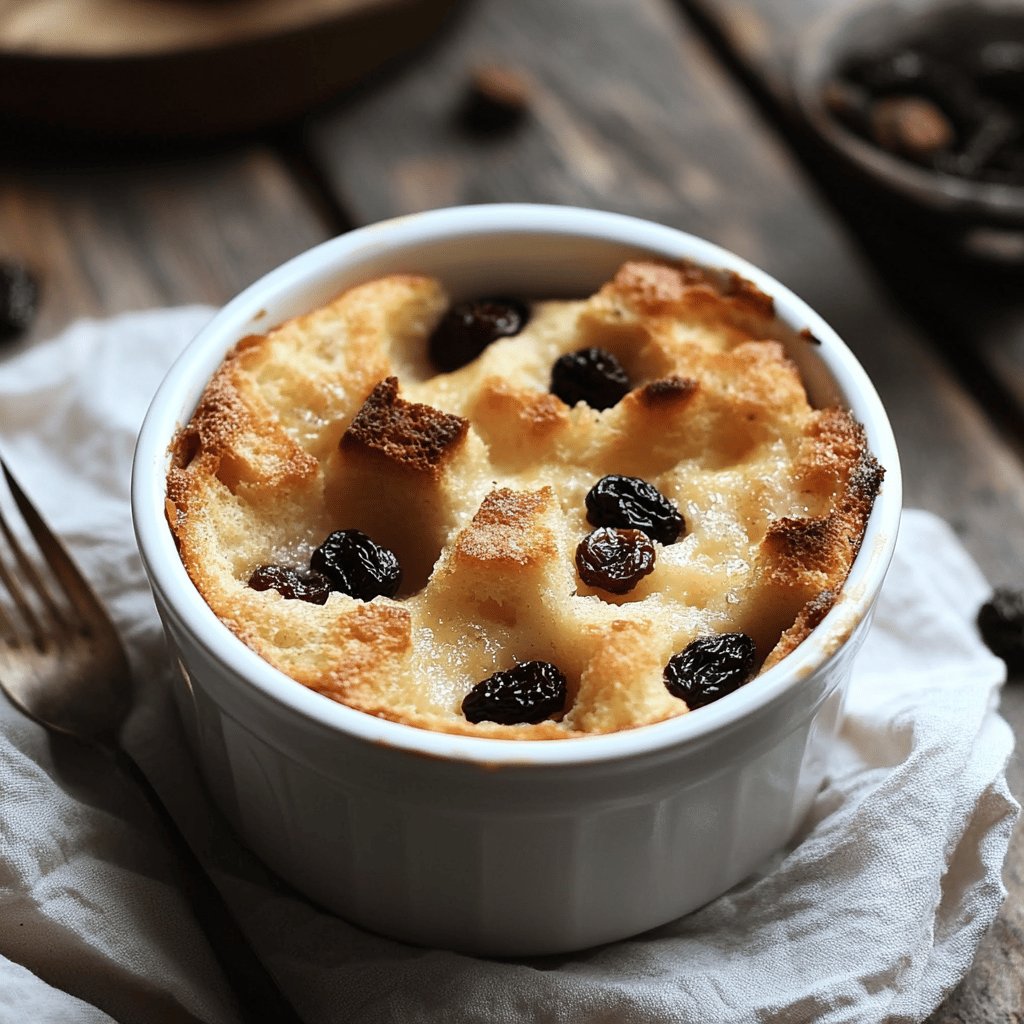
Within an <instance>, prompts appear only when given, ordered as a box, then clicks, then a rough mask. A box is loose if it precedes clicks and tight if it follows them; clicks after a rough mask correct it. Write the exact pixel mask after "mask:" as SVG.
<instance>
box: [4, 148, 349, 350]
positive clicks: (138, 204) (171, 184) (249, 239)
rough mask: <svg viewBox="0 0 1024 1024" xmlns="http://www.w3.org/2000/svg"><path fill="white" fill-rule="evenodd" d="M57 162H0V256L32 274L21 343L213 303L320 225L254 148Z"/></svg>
mask: <svg viewBox="0 0 1024 1024" xmlns="http://www.w3.org/2000/svg"><path fill="white" fill-rule="evenodd" d="M65 159H67V158H65V157H62V158H60V162H58V160H57V158H55V157H54V156H44V155H42V154H40V155H39V156H38V157H32V158H28V159H23V160H20V161H19V162H17V163H14V162H13V161H10V160H6V159H5V160H2V161H0V256H8V257H16V258H19V259H22V260H24V261H26V262H27V263H28V264H29V265H30V266H32V267H33V268H34V269H35V270H36V271H37V272H38V273H39V275H40V277H41V278H42V283H43V292H42V296H43V297H42V304H41V309H40V315H39V317H38V319H37V321H36V323H35V325H34V328H33V330H32V332H31V333H30V334H29V336H28V337H27V338H25V339H23V340H22V341H21V343H20V344H21V345H22V346H24V345H25V344H30V343H31V341H32V340H34V339H36V338H41V337H46V336H49V335H51V334H53V333H54V332H56V331H58V330H59V329H60V328H61V327H63V326H64V325H65V324H66V323H68V322H69V321H70V320H72V319H74V318H76V317H80V316H89V315H93V316H103V315H107V314H111V313H117V312H121V311H123V310H127V309H139V308H144V307H148V306H163V305H176V304H182V303H194V302H205V303H213V304H218V303H221V302H224V301H225V300H226V299H228V298H230V297H231V296H232V295H233V294H235V293H236V292H237V291H238V290H239V289H241V288H242V287H244V286H245V285H247V284H249V283H250V282H251V281H253V280H254V279H255V278H257V277H259V276H260V275H261V274H263V273H265V272H266V271H268V270H270V269H271V268H272V267H274V266H275V265H277V264H278V263H280V262H281V261H282V260H284V259H286V258H287V257H289V256H292V255H294V254H295V253H297V252H301V251H302V250H303V249H305V248H308V247H309V246H310V245H313V244H315V243H316V242H319V241H321V240H322V239H323V238H325V237H327V235H328V233H329V229H328V228H327V226H326V225H325V223H324V221H323V219H322V218H321V217H320V216H319V215H318V213H317V212H316V211H315V210H314V208H313V207H312V205H311V204H310V203H309V202H308V201H307V199H306V198H305V197H304V195H303V194H302V192H301V190H300V189H299V188H298V187H297V185H296V184H295V182H294V180H293V179H292V177H291V176H290V175H289V173H288V171H287V170H286V168H285V167H284V165H283V164H282V163H281V162H280V161H279V160H278V159H277V157H276V156H274V155H273V153H272V152H270V151H269V150H266V149H256V148H253V149H248V150H244V151H241V152H237V153H231V154H223V155H206V156H202V157H199V156H197V157H192V158H179V159H158V160H146V161H142V160H138V161H135V160H123V161H121V162H120V163H118V164H113V163H107V162H105V163H104V164H103V165H102V168H100V167H98V166H95V165H93V166H91V165H90V164H89V163H88V162H87V161H86V160H85V159H84V158H79V159H80V161H81V162H80V164H79V165H72V166H68V165H67V164H66V163H63V161H64V160H65ZM72 159H74V158H72ZM14 347H15V346H10V345H6V346H5V349H4V350H5V352H10V351H12V350H13V348H14Z"/></svg>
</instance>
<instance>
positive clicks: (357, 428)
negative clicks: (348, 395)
mask: <svg viewBox="0 0 1024 1024" xmlns="http://www.w3.org/2000/svg"><path fill="white" fill-rule="evenodd" d="M468 430H469V421H468V420H464V419H463V418H462V417H461V416H451V415H449V414H448V413H445V412H441V410H440V409H434V408H432V407H431V406H429V405H423V404H422V403H420V402H406V401H404V400H403V399H401V398H399V397H398V378H397V377H388V378H387V379H385V380H382V381H381V382H380V383H379V384H378V385H377V386H376V387H375V388H374V389H373V391H371V392H370V395H369V397H368V398H367V399H366V401H365V402H364V403H363V405H362V407H361V408H360V410H359V412H357V413H356V416H355V419H354V420H352V422H351V423H350V424H349V428H348V430H346V431H345V433H344V434H343V435H342V438H341V447H342V450H343V451H345V452H348V453H350V454H351V453H355V452H360V453H363V454H365V455H370V456H375V457H377V458H380V459H383V460H386V461H387V462H390V463H391V464H393V465H394V466H398V467H401V468H403V469H409V470H412V471H414V472H416V473H426V474H427V475H428V476H430V477H433V478H435V479H436V478H437V477H439V476H440V475H441V470H442V469H443V467H444V464H445V463H446V462H447V461H448V460H449V459H450V458H451V456H452V453H453V452H454V451H455V449H456V448H457V447H458V446H459V445H460V444H461V443H462V442H463V441H464V440H465V437H466V432H467V431H468Z"/></svg>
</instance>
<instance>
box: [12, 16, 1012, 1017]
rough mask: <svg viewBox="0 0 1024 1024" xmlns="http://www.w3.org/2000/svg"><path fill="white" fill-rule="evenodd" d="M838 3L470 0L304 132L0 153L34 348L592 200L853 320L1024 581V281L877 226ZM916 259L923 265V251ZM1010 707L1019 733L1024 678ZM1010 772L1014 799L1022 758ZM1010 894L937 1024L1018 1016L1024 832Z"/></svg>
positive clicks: (900, 410)
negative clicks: (831, 35)
mask: <svg viewBox="0 0 1024 1024" xmlns="http://www.w3.org/2000/svg"><path fill="white" fill-rule="evenodd" d="M831 2H832V0H683V2H682V3H680V4H679V5H673V4H672V3H671V2H670V0H561V2H560V3H557V4H552V3H549V2H548V0H518V2H517V3H514V4H511V3H505V2H502V0H477V2H474V3H471V4H468V5H467V6H466V7H465V8H464V9H463V10H462V11H461V13H460V14H459V15H458V16H457V17H455V18H453V19H452V20H451V21H450V23H449V24H448V25H447V26H446V28H445V31H444V32H443V33H442V35H441V36H440V37H439V38H438V39H437V41H436V42H435V43H433V44H432V45H431V46H430V47H429V48H427V49H426V50H425V51H423V52H421V53H419V54H418V55H417V56H416V57H415V58H414V59H412V60H410V61H407V62H404V63H403V65H402V66H401V67H399V68H396V69H393V70H392V71H391V72H389V73H388V74H387V75H384V76H381V77H380V78H379V79H378V80H377V81H375V82H373V83H370V84H368V85H366V86H363V87H360V88H359V89H358V90H357V91H355V92H354V93H353V94H351V95H349V96H347V97H344V98H342V99H341V100H339V101H338V102H337V103H335V104H334V105H333V106H331V107H330V108H328V109H323V110H321V111H319V112H317V113H316V114H315V115H313V116H311V117H310V118H309V119H308V120H307V121H306V122H305V123H304V124H302V125H299V126H292V127H290V128H288V129H286V130H283V131H281V132H278V133H273V134H267V135H265V136H263V137H259V138H248V139H246V140H244V141H237V142H233V143H225V144H222V145H219V146H217V147H213V148H211V147H209V146H207V147H205V148H202V149H198V148H196V149H192V150H182V149H178V150H175V151H173V152H166V151H165V152H161V153H160V154H158V155H153V154H149V155H147V154H145V153H141V152H139V150H138V149H136V150H134V151H131V152H125V151H121V152H118V153H116V154H114V153H112V152H111V149H110V147H104V148H100V147H94V148H92V149H90V148H88V147H83V146H77V147H75V148H74V149H73V150H69V149H68V148H67V147H58V146H54V145H53V144H47V145H44V144H40V143H29V142H28V141H27V140H25V139H24V138H21V137H19V136H18V135H17V134H12V133H10V132H8V134H7V135H6V137H5V140H4V146H3V149H2V150H0V255H3V254H7V255H14V256H18V257H20V258H23V259H25V260H27V261H29V262H30V263H31V264H32V265H33V266H35V267H36V268H37V269H38V270H39V271H40V272H41V274H42V276H43V278H44V282H45V293H44V301H43V305H42V310H41V314H40V316H39V318H38V321H37V323H36V325H35V327H34V330H33V331H32V333H31V335H30V336H29V337H28V338H26V339H24V340H22V341H21V342H19V343H17V344H20V345H31V344H32V342H33V341H34V340H36V339H39V338H43V337H47V336H49V335H52V334H53V333H54V332H55V331H57V330H59V329H60V328H61V327H62V326H63V325H64V324H66V323H68V322H69V321H71V320H72V319H74V318H76V317H80V316H87V315H106V314H110V313H116V312H119V311H121V310H125V309H132V308H140V307H146V306H158V305H168V304H175V303H192V302H206V303H220V302H222V301H223V300H225V299H226V298H228V297H229V296H230V295H232V294H234V293H235V292H236V291H238V290H239V289H240V288H242V287H243V286H244V285H246V284H248V283H249V282H251V281H252V280H253V279H254V278H256V277H257V276H259V275H260V274H262V273H263V272H264V271H266V270H269V269H270V268H271V267H273V266H275V265H276V264H278V263H280V262H281V261H282V260H284V259H286V258H288V257H289V256H292V255H293V254H295V253H297V252H299V251H301V250H303V249H305V248H307V247H308V246H310V245H312V244H314V243H316V242H319V241H321V240H322V239H324V238H327V237H329V236H331V235H334V234H336V233H338V232H339V231H343V230H345V229H347V228H349V227H351V226H354V225H359V224H364V223H368V222H371V221H375V220H377V219H380V218H383V217H390V216H393V215H396V214H402V213H408V212H413V211H418V210H423V209H427V208H431V207H437V206H445V205H450V204H456V203H477V202H487V201H497V200H529V201H540V202H554V203H571V204H577V205H587V206H595V207H602V208H605V209H611V210H618V211H622V212H627V213H632V214H637V215H640V216H644V217H649V218H651V219H654V220H657V221H661V222H664V223H666V224H671V225H674V226H677V227H680V228H683V229H686V230H689V231H693V232H695V233H696V234H699V235H703V236H705V237H707V238H710V239H712V240H713V241H716V242H719V243H721V244H722V245H724V246H726V247H728V248H730V249H732V250H734V251H736V252H738V253H740V254H741V255H743V256H745V257H747V258H748V259H750V260H752V261H753V262H754V263H757V264H759V265H761V266H763V267H764V268H765V269H766V270H767V271H769V272H770V273H772V274H774V275H775V276H776V277H778V278H779V279H780V280H781V281H783V282H784V283H785V284H787V285H789V286H790V287H791V288H792V289H793V290H794V291H796V292H797V293H798V294H799V295H801V296H802V297H803V298H805V299H807V300H808V301H809V302H810V303H811V305H813V306H814V307H816V308H817V309H818V310H819V311H820V312H821V313H822V314H824V316H825V317H826V319H828V320H829V321H831V322H832V324H833V325H834V326H835V327H836V328H837V329H838V330H839V332H840V334H841V335H843V336H844V337H845V338H846V339H847V340H848V341H849V343H850V344H851V346H852V347H853V349H854V350H855V352H856V353H857V355H858V356H859V357H860V359H861V360H862V362H863V363H864V365H865V366H866V368H867V370H868V372H869V373H870V374H871V375H872V377H873V378H874V380H875V382H876V384H877V385H878V387H879V390H880V392H881V394H882V397H883V399H884V401H885V402H886V404H887V406H888V409H889V412H890V415H891V417H892V419H893V424H894V427H895V430H896V435H897V440H898V441H899V443H900V446H901V450H902V453H903V459H904V473H905V478H906V479H905V483H906V491H907V503H908V505H911V506H921V507H925V508H928V509H932V510H933V511H935V512H937V513H939V514H940V515H942V516H944V517H945V518H947V519H948V520H950V521H951V522H952V523H953V525H954V526H955V528H956V530H957V532H958V533H959V535H960V536H961V537H962V539H963V540H964V542H965V544H966V545H967V547H968V548H969V549H970V551H971V552H972V553H973V555H974V557H975V558H976V559H977V560H978V562H979V563H980V564H981V566H982V568H983V569H984V570H985V572H986V573H987V574H988V576H989V578H990V579H991V580H992V581H993V582H994V583H1003V584H1008V585H1017V586H1020V585H1024V462H1022V453H1024V292H1022V293H1021V295H1019V296H1018V297H1017V298H1016V299H1015V298H1014V296H1013V289H1012V288H1008V287H1007V281H1010V282H1011V283H1012V279H1013V277H1014V276H1015V275H1014V274H1004V275H1002V276H1000V277H999V278H998V279H994V278H993V275H991V274H990V273H987V272H985V271H984V270H975V271H970V270H969V269H965V268H962V267H958V268H957V269H956V271H955V276H954V273H953V272H951V271H950V270H949V269H948V268H947V266H946V265H945V262H944V259H943V257H942V254H941V253H940V254H939V255H938V256H935V257H928V256H927V255H926V254H922V253H921V252H919V251H915V250H914V249H912V248H908V247H907V246H905V245H904V246H902V247H901V246H899V245H897V244H896V242H895V241H894V239H893V238H892V236H891V235H890V236H888V237H887V236H886V234H885V232H884V231H881V230H879V229H878V225H874V226H873V228H872V230H863V228H864V225H863V221H862V219H861V221H858V220H857V219H856V218H855V216H854V214H855V213H856V211H851V209H850V208H849V204H847V203H845V202H844V195H845V192H844V189H843V188H842V187H841V181H842V179H841V178H839V177H837V175H836V174H835V173H834V169H832V168H829V167H828V166H827V165H826V164H824V163H823V162H822V160H821V159H820V154H817V153H816V152H815V151H814V149H813V147H812V146H811V145H810V144H809V140H808V139H807V138H806V137H805V136H804V134H803V133H802V130H801V128H800V125H799V123H798V121H797V120H796V119H795V117H794V115H793V106H792V99H791V95H790V92H789V87H788V78H787V73H788V67H789V64H790V62H791V60H792V57H793V54H794V52H795V43H794V40H795V39H796V38H797V36H798V33H799V30H800V29H801V28H802V27H803V25H804V24H805V23H806V22H807V21H808V20H809V19H810V18H811V17H812V16H813V14H814V13H815V11H816V10H817V9H819V8H821V7H824V6H826V5H827V4H828V3H831ZM479 62H497V63H499V64H503V65H508V66H511V67H513V68H516V69H518V70H519V71H521V72H522V73H523V74H525V75H526V76H527V77H528V80H529V82H530V85H531V89H532V102H531V105H530V110H529V113H528V115H527V117H526V119H525V120H524V122H523V123H521V124H520V125H518V126H517V127H515V128H514V129H512V130H510V131H507V132H499V133H495V134H493V135H490V136H486V137H481V136H475V135H471V134H467V133H466V132H465V131H464V130H463V129H462V128H460V126H459V123H458V118H457V111H458V110H459V108H460V105H461V102H462V99H463V93H464V89H465V85H466V80H467V75H468V73H469V71H470V69H471V68H472V67H473V66H475V65H476V64H478V63H479ZM908 254H909V255H912V256H913V258H912V259H911V258H908ZM1003 713H1004V714H1005V715H1006V717H1007V718H1008V719H1009V720H1010V722H1011V724H1012V725H1013V727H1014V730H1015V732H1016V734H1017V735H1018V737H1020V736H1024V687H1016V688H1014V687H1013V686H1010V687H1008V688H1007V690H1006V692H1005V694H1004V698H1003ZM1009 776H1010V785H1011V788H1012V789H1013V791H1014V793H1015V794H1016V796H1017V797H1018V799H1019V798H1020V797H1021V796H1022V795H1024V763H1022V761H1021V758H1020V756H1019V755H1015V757H1014V759H1013V761H1012V762H1011V765H1010V769H1009ZM1005 878H1006V884H1007V886H1008V888H1009V891H1010V896H1009V899H1008V900H1007V903H1006V905H1005V907H1004V908H1003V910H1002V912H1001V913H1000V916H999V918H998V920H997V922H996V924H995V926H994V927H993V928H992V929H991V931H990V933H989V935H988V936H987V938H986V940H985V941H984V943H983V945H982V948H981V951H980V952H979V954H978V957H977V959H976V962H975V964H974V967H973V969H972V971H971V972H970V974H969V975H968V977H967V978H966V979H965V981H964V982H963V984H962V985H961V986H960V987H959V988H958V989H957V990H956V991H955V992H954V993H953V994H952V995H951V996H950V998H949V999H947V1001H946V1002H945V1004H944V1005H943V1006H942V1007H940V1008H939V1010H937V1011H936V1013H935V1014H934V1016H933V1017H932V1018H931V1020H932V1021H933V1022H974V1021H977V1022H988V1021H993V1022H995V1021H1012V1020H1016V1021H1020V1020H1022V1019H1024V1018H1022V1014H1024V837H1022V836H1021V834H1020V832H1018V835H1017V837H1016V839H1015V842H1014V844H1013V846H1012V848H1011V852H1010V856H1009V858H1008V860H1007V864H1006V871H1005Z"/></svg>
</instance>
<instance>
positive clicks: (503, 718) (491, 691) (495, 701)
mask: <svg viewBox="0 0 1024 1024" xmlns="http://www.w3.org/2000/svg"><path fill="white" fill-rule="evenodd" d="M566 685H567V684H566V679H565V676H564V675H563V674H562V673H561V672H560V671H559V670H558V669H557V668H556V667H555V666H554V665H552V664H551V663H550V662H548V661H525V662H523V663H522V664H519V665H513V666H512V668H509V669H505V671H503V672H495V673H494V675H493V676H488V678H487V679H485V680H483V682H480V683H477V684H476V686H474V687H473V689H472V690H470V691H469V693H468V694H467V695H466V698H465V700H463V702H462V713H463V714H464V715H465V716H466V719H467V720H468V721H470V722H474V723H475V722H497V723H498V724H499V725H518V724H520V723H523V722H529V723H531V724H535V723H537V722H543V721H544V719H546V718H549V717H550V716H551V715H553V714H556V713H557V712H559V711H562V710H563V709H564V708H565V696H566Z"/></svg>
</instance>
